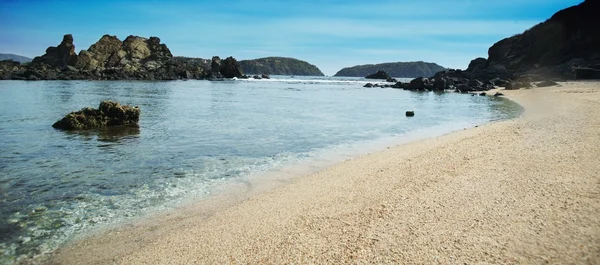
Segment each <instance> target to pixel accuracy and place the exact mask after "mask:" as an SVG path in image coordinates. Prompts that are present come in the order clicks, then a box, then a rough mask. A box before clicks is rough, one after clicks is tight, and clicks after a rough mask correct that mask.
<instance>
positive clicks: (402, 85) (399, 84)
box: [392, 82, 409, 89]
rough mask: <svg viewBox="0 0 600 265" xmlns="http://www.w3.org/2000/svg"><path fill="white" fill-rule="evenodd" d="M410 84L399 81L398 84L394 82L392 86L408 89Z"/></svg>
mask: <svg viewBox="0 0 600 265" xmlns="http://www.w3.org/2000/svg"><path fill="white" fill-rule="evenodd" d="M408 86H409V84H408V83H402V82H398V83H396V84H394V85H393V86H392V88H401V89H408Z"/></svg>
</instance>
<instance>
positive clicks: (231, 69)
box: [219, 56, 244, 78]
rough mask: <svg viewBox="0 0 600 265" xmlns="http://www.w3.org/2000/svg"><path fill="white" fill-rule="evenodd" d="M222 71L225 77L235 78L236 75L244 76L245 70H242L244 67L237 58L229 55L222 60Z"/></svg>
mask: <svg viewBox="0 0 600 265" xmlns="http://www.w3.org/2000/svg"><path fill="white" fill-rule="evenodd" d="M219 69H220V72H221V74H222V75H223V77H225V78H234V77H242V76H243V75H244V72H243V71H242V67H240V64H239V63H238V62H237V60H236V59H235V58H233V57H231V56H230V57H227V58H226V59H225V60H223V61H222V62H221V65H220V68H219Z"/></svg>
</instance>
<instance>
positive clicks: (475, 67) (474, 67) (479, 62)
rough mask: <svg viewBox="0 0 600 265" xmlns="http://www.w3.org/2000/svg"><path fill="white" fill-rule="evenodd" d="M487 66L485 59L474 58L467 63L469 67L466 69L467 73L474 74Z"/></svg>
mask: <svg viewBox="0 0 600 265" xmlns="http://www.w3.org/2000/svg"><path fill="white" fill-rule="evenodd" d="M486 66H487V59H485V58H481V57H479V58H476V59H474V60H472V61H471V62H470V63H469V67H468V68H467V70H466V71H467V72H475V71H479V70H484V69H485V68H486Z"/></svg>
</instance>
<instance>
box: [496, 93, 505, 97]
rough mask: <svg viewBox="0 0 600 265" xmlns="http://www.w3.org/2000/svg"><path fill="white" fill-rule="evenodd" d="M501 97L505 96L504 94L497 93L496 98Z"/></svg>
mask: <svg viewBox="0 0 600 265" xmlns="http://www.w3.org/2000/svg"><path fill="white" fill-rule="evenodd" d="M499 96H504V94H502V93H500V92H496V94H494V97H499Z"/></svg>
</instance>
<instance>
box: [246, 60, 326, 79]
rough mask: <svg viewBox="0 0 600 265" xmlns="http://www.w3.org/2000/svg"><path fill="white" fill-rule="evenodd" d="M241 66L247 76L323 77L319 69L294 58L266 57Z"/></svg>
mask: <svg viewBox="0 0 600 265" xmlns="http://www.w3.org/2000/svg"><path fill="white" fill-rule="evenodd" d="M240 66H241V67H242V70H244V72H245V73H247V74H268V75H305V76H306V75H310V76H323V72H321V70H319V68H318V67H316V66H314V65H312V64H309V63H307V62H305V61H301V60H298V59H294V58H285V57H266V58H259V59H254V60H242V61H240Z"/></svg>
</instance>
